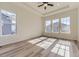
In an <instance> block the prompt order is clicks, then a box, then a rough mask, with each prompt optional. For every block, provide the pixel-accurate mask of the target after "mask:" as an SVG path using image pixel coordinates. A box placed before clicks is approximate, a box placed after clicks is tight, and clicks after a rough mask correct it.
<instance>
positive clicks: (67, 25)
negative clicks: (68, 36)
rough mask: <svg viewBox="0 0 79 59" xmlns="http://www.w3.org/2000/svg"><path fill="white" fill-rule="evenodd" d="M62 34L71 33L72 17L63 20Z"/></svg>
mask: <svg viewBox="0 0 79 59" xmlns="http://www.w3.org/2000/svg"><path fill="white" fill-rule="evenodd" d="M61 32H67V33H69V32H70V17H65V18H61Z"/></svg>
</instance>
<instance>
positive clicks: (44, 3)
mask: <svg viewBox="0 0 79 59" xmlns="http://www.w3.org/2000/svg"><path fill="white" fill-rule="evenodd" d="M41 6H44V9H45V10H46V9H47V6H54V5H53V4H49V3H48V2H42V4H41V5H38V7H41Z"/></svg>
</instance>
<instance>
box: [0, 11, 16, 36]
mask: <svg viewBox="0 0 79 59" xmlns="http://www.w3.org/2000/svg"><path fill="white" fill-rule="evenodd" d="M15 33H16V14H14V13H10V12H8V11H5V10H1V12H0V35H11V34H15Z"/></svg>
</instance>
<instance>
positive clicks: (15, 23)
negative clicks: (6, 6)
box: [0, 9, 17, 36]
mask: <svg viewBox="0 0 79 59" xmlns="http://www.w3.org/2000/svg"><path fill="white" fill-rule="evenodd" d="M1 10H3V9H1ZM1 10H0V13H1ZM3 11H6V12H9V13H12V14H15V22H16V23H15V24H14V23H4V24H10V25H11V26H12V25H15V28H16V31H15V33H13V34H6V35H3V34H0V36H14V35H16V33H17V20H16V19H17V17H16V13H14V12H10V11H7V10H3ZM0 19H1V17H0ZM1 24H2V23H1Z"/></svg>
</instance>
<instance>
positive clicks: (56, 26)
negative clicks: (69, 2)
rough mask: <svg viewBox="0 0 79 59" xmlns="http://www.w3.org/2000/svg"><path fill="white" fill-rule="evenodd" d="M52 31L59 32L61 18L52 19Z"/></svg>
mask: <svg viewBox="0 0 79 59" xmlns="http://www.w3.org/2000/svg"><path fill="white" fill-rule="evenodd" d="M52 27H53V28H52V32H59V19H54V20H52Z"/></svg>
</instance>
